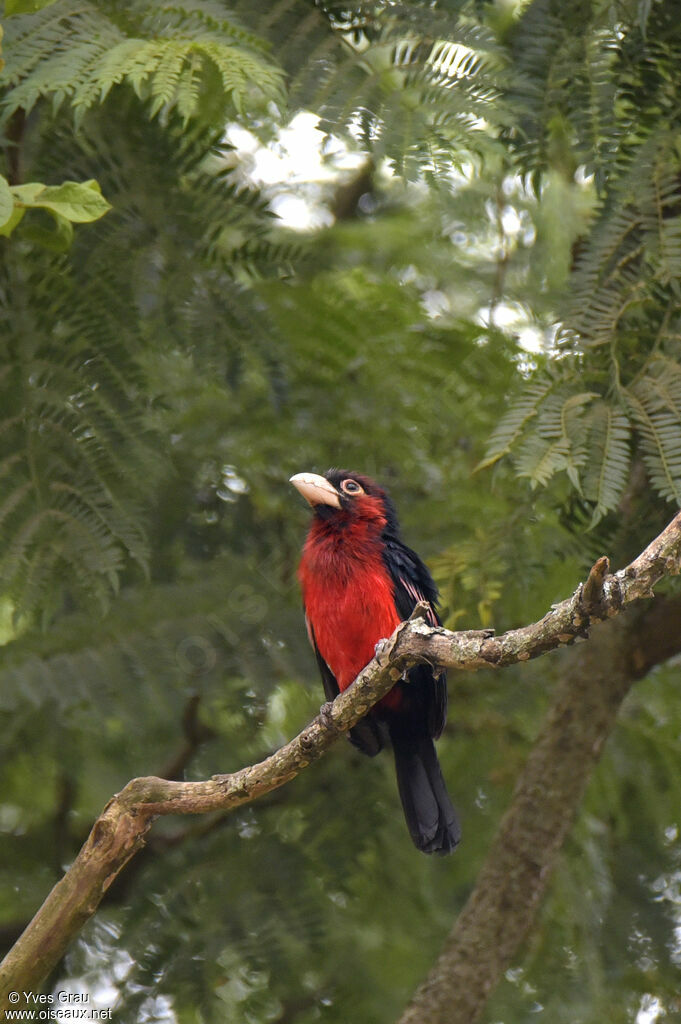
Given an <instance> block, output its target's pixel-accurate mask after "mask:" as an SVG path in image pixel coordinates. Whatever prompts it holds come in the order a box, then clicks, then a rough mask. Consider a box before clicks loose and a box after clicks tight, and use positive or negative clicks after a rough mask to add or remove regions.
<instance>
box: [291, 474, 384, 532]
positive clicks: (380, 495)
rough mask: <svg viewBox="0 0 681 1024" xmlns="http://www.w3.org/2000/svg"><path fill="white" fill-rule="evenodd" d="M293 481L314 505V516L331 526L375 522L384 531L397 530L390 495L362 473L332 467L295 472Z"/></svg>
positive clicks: (371, 523) (372, 523) (373, 523)
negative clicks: (324, 469)
mask: <svg viewBox="0 0 681 1024" xmlns="http://www.w3.org/2000/svg"><path fill="white" fill-rule="evenodd" d="M291 483H292V484H293V486H294V487H295V488H296V489H297V490H298V491H300V493H301V494H302V496H303V497H304V498H305V500H306V501H307V502H308V504H310V505H311V506H312V508H313V509H314V513H315V518H316V519H319V520H322V521H323V522H326V523H328V524H329V525H330V526H338V527H344V526H352V525H353V524H358V525H359V524H360V523H364V524H365V525H367V526H369V525H374V526H376V527H377V528H378V529H379V530H380V531H381V532H382V531H384V530H385V529H386V528H387V529H389V530H395V531H396V530H397V515H396V512H395V506H394V505H393V503H392V501H391V500H390V497H389V496H388V494H386V492H385V491H384V490H383V488H382V487H379V485H378V484H377V483H375V482H374V481H373V480H371V479H370V478H369V477H368V476H364V475H363V474H362V473H353V472H352V471H350V470H348V469H330V470H329V471H328V472H327V473H325V474H324V476H320V475H319V474H317V473H296V475H295V476H292V477H291Z"/></svg>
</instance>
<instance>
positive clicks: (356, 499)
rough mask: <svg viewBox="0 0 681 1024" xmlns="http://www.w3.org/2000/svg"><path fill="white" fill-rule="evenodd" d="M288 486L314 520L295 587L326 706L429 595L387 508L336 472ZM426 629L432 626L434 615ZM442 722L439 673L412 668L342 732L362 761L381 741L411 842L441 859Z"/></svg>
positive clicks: (373, 490)
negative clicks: (389, 750) (387, 746)
mask: <svg viewBox="0 0 681 1024" xmlns="http://www.w3.org/2000/svg"><path fill="white" fill-rule="evenodd" d="M292 480H293V483H294V484H295V486H296V487H298V489H299V490H300V491H301V493H302V494H303V495H304V496H305V497H306V498H307V500H308V501H309V502H310V504H312V505H313V508H314V511H315V516H314V519H313V521H312V525H311V527H310V530H309V533H308V536H307V540H306V541H305V545H304V548H303V555H302V559H301V563H300V568H299V578H300V583H301V588H302V592H303V603H304V606H305V614H306V621H307V625H308V632H309V635H310V642H311V643H312V646H313V648H314V650H315V654H316V656H317V661H318V664H319V668H320V672H321V675H322V681H323V683H324V689H325V692H326V695H327V697H328V698H329V699H330V700H331V699H333V698H334V697H335V696H336V694H337V693H338V691H339V690H345V689H347V687H348V686H350V684H351V683H352V682H353V680H354V679H355V678H356V676H357V675H358V673H359V672H360V671H361V670H362V669H363V668H364V666H365V665H366V664H368V662H369V661H371V659H372V658H373V656H374V651H375V647H376V644H377V643H378V641H379V640H381V639H382V638H383V637H388V636H390V634H391V633H392V632H393V630H394V629H395V627H396V626H397V625H398V624H399V623H400V622H401V621H402V620H403V619H405V618H407V617H408V615H409V614H410V612H411V610H412V609H413V607H414V605H415V604H416V603H417V601H419V600H425V601H429V602H431V607H433V606H434V603H435V600H436V595H437V592H436V590H435V585H434V584H433V581H432V579H431V577H430V574H429V572H428V570H427V569H426V567H425V566H424V564H423V563H422V562H421V560H420V559H419V558H418V556H417V555H416V554H415V552H413V551H411V550H410V549H409V548H407V547H406V546H405V545H404V544H403V543H402V541H401V538H400V536H399V527H398V524H397V517H396V513H395V509H394V506H393V505H392V502H391V501H390V499H389V497H388V496H387V494H386V493H385V491H384V490H382V488H380V487H379V486H378V485H376V484H375V483H374V482H373V481H371V480H369V479H368V478H367V477H365V476H361V475H359V474H357V473H349V472H347V471H342V470H330V471H329V472H328V473H327V474H326V476H325V477H318V476H316V475H314V474H299V475H298V476H297V477H293V478H292ZM432 621H433V623H436V622H437V621H438V619H437V616H436V613H435V611H434V607H433V610H432ZM445 716H446V682H445V676H444V673H441V672H438V674H437V675H435V673H434V672H433V671H432V670H431V669H429V668H428V667H423V666H420V667H418V668H416V669H412V671H411V672H410V673H409V681H408V682H405V683H402V682H399V683H397V684H396V685H395V686H394V687H393V689H392V690H391V691H390V693H388V694H387V696H385V697H384V698H383V699H382V700H381V701H379V703H378V704H377V705H376V707H375V708H374V709H373V710H372V712H371V713H370V715H368V716H367V717H366V718H365V719H363V720H362V721H361V722H360V723H358V725H357V726H355V728H354V729H352V730H351V732H350V739H351V740H352V741H353V743H354V744H355V745H356V746H358V747H359V748H360V749H361V750H363V751H364V752H365V753H367V754H370V755H373V754H376V753H378V751H379V750H380V749H381V747H382V746H383V745H384V743H385V741H386V740H387V739H388V738H389V739H390V742H391V744H392V747H393V750H394V752H395V761H396V767H397V776H398V784H399V789H400V796H401V798H402V804H403V807H404V811H405V816H406V818H407V823H408V825H409V829H410V832H411V835H412V839H413V840H414V843H415V844H416V845H417V846H418V847H419V849H422V850H424V851H425V852H428V853H432V852H438V853H446V852H449V851H450V850H451V849H453V848H454V846H455V845H456V843H457V842H458V840H459V826H458V821H457V818H456V814H455V812H454V809H453V807H452V805H451V802H450V800H449V797H448V795H447V792H446V789H445V786H444V781H443V779H442V774H441V771H440V766H439V763H438V761H437V756H436V754H435V748H434V745H433V738H434V737H436V736H438V735H439V733H440V732H441V730H442V727H443V725H444V720H445Z"/></svg>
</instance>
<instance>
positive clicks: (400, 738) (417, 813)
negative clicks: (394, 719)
mask: <svg viewBox="0 0 681 1024" xmlns="http://www.w3.org/2000/svg"><path fill="white" fill-rule="evenodd" d="M390 738H391V740H392V745H393V750H394V752H395V768H396V770H397V786H398V788H399V791H400V799H401V800H402V807H403V809H404V816H405V818H406V819H407V825H408V826H409V833H410V835H411V838H412V839H413V841H414V845H415V846H416V847H418V849H419V850H423V852H424V853H451V851H452V850H453V849H454V847H455V846H456V845H457V844H458V842H459V840H460V838H461V828H460V826H459V819H458V818H457V815H456V811H455V810H454V808H453V807H452V802H451V800H450V799H449V794H448V793H447V788H446V786H445V782H444V779H443V778H442V771H441V769H440V762H439V761H438V759H437V754H436V753H435V745H434V743H433V741H432V739H431V738H430V736H429V735H428V734H427V732H426V731H425V730H424V731H423V733H421V734H420V735H414V734H413V733H411V732H406V731H404V730H403V729H400V728H399V727H398V726H397V723H395V724H393V723H391V728H390Z"/></svg>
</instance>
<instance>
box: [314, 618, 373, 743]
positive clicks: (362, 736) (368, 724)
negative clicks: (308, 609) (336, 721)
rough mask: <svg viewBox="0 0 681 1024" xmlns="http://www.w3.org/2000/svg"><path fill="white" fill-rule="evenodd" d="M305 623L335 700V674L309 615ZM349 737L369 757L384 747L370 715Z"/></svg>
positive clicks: (329, 696)
mask: <svg viewBox="0 0 681 1024" xmlns="http://www.w3.org/2000/svg"><path fill="white" fill-rule="evenodd" d="M305 625H306V626H307V635H308V636H309V638H310V643H311V644H312V650H313V651H314V654H315V658H316V659H317V664H318V665H319V673H320V675H321V677H322V685H323V687H324V693H325V694H326V699H327V700H335V699H336V697H337V696H338V694H339V693H340V689H339V686H338V683H337V682H336V677H335V675H334V674H333V672H332V671H331V669H330V668H329V666H328V665H327V664H326V662H325V661H324V659H323V658H322V656H321V654H320V653H319V650H318V649H317V641H316V640H315V635H314V630H313V628H312V623H311V622H310V620H309V619H308V617H307V615H306V616H305ZM348 739H349V740H350V742H351V743H352V745H353V746H355V747H357V749H358V750H361V751H362V753H363V754H367V755H368V756H369V757H375V756H376V754H378V753H379V751H380V750H382V749H383V740H382V739H381V734H380V731H379V728H378V725H377V723H376V722H374V720H373V719H372V718H370V717H369V716H366V717H365V718H360V720H359V722H358V723H357V725H356V726H354V728H352V729H350V730H349V732H348Z"/></svg>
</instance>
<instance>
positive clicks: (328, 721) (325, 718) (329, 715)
mask: <svg viewBox="0 0 681 1024" xmlns="http://www.w3.org/2000/svg"><path fill="white" fill-rule="evenodd" d="M319 717H320V718H321V720H322V723H323V724H324V725H325V726H326V728H327V729H335V728H336V723H335V722H334V720H333V703H332V702H331V701H329V700H327V701H326V703H324V704H322V706H321V707H320V709H319Z"/></svg>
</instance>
